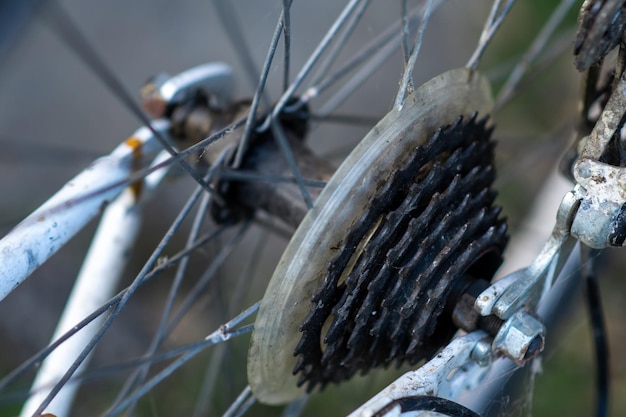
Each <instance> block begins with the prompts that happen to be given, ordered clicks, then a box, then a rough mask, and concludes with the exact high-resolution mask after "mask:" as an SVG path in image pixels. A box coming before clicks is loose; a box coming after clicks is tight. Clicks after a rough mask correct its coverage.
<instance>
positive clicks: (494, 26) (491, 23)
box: [466, 0, 515, 69]
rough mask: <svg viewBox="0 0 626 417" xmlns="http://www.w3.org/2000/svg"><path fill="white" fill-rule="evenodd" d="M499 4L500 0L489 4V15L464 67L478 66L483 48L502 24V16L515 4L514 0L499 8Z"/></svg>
mask: <svg viewBox="0 0 626 417" xmlns="http://www.w3.org/2000/svg"><path fill="white" fill-rule="evenodd" d="M501 4H502V0H494V2H493V4H492V6H491V11H490V12H489V17H488V18H487V20H486V21H485V27H484V28H483V31H482V33H481V34H480V39H479V41H478V45H477V46H476V49H475V50H474V53H473V54H472V57H471V58H470V59H469V61H468V62H467V65H466V67H468V68H473V69H475V68H476V67H477V66H478V64H479V62H480V59H481V58H482V56H483V53H484V52H485V49H486V48H487V46H488V45H489V43H490V42H491V40H492V39H493V37H494V36H495V34H496V32H497V31H498V29H499V28H500V26H501V25H502V22H504V18H505V17H506V16H507V15H508V14H509V11H511V8H512V7H513V5H514V4H515V0H508V1H507V3H506V4H505V5H504V6H502V8H500V6H501ZM498 12H499V13H498Z"/></svg>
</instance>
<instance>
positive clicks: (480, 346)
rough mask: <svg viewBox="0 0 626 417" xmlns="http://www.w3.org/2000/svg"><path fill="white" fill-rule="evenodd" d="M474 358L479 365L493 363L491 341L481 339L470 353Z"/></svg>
mask: <svg viewBox="0 0 626 417" xmlns="http://www.w3.org/2000/svg"><path fill="white" fill-rule="evenodd" d="M470 358H472V359H473V360H474V361H475V362H476V363H477V364H478V365H480V366H487V365H489V363H491V343H489V342H487V341H486V340H479V341H478V342H476V345H475V346H474V348H473V349H472V352H471V353H470Z"/></svg>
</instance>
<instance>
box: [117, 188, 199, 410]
mask: <svg viewBox="0 0 626 417" xmlns="http://www.w3.org/2000/svg"><path fill="white" fill-rule="evenodd" d="M209 203H210V196H209V194H204V195H203V196H202V201H201V202H200V205H199V207H198V211H197V213H196V217H195V218H194V222H193V224H192V227H191V230H190V232H189V235H188V238H187V244H186V249H190V248H191V247H192V246H194V243H195V240H196V239H197V237H198V235H199V233H200V228H201V226H202V224H203V222H204V220H205V218H206V211H207V209H208V207H209ZM188 265H189V256H187V257H184V258H182V259H181V261H180V263H179V264H178V268H177V270H176V275H175V277H174V280H173V281H172V285H171V287H170V291H169V293H168V296H167V299H166V301H165V306H164V307H163V311H162V313H161V320H160V323H159V326H158V330H157V332H156V333H155V335H154V336H153V338H152V342H151V343H150V346H149V347H148V350H147V351H146V353H145V356H147V357H151V356H153V355H154V354H155V353H156V351H157V350H158V349H159V347H160V346H161V344H162V342H163V341H164V339H165V337H166V335H165V334H164V330H165V326H166V324H167V321H168V320H169V317H170V314H171V311H172V308H173V305H174V301H175V298H176V296H177V294H178V291H179V289H180V286H181V284H182V281H183V279H184V277H185V273H186V271H187V266H188ZM149 370H150V364H147V365H145V366H143V367H141V368H138V369H137V370H136V371H135V373H134V374H133V375H132V376H131V377H129V378H128V379H127V381H126V383H125V386H124V387H123V388H122V389H121V390H120V393H119V394H118V397H117V400H116V401H115V403H116V402H117V401H119V400H121V399H122V398H123V397H124V396H126V395H127V393H128V392H129V391H130V389H131V388H132V386H133V385H135V384H142V383H143V382H144V381H145V378H146V377H147V375H148V372H149ZM130 408H131V410H132V408H133V407H130Z"/></svg>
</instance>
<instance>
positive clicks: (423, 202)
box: [248, 69, 507, 404]
mask: <svg viewBox="0 0 626 417" xmlns="http://www.w3.org/2000/svg"><path fill="white" fill-rule="evenodd" d="M490 97H491V96H490V91H489V86H488V84H487V82H486V80H485V79H484V78H482V77H481V76H480V75H479V74H477V73H475V72H473V71H470V70H467V69H459V70H453V71H449V72H447V73H444V74H442V75H440V76H439V77H436V78H434V79H433V80H431V81H429V82H428V83H426V84H425V85H423V86H422V87H420V88H419V89H418V90H417V91H415V93H414V94H412V95H410V96H409V97H407V99H406V101H405V103H404V106H403V107H402V109H394V110H392V111H391V112H390V113H389V114H388V115H387V116H385V117H384V118H383V119H382V120H381V121H380V122H379V123H378V124H377V125H376V127H374V129H372V131H371V132H370V133H369V134H368V135H367V136H366V137H365V138H364V139H363V141H362V142H361V143H360V144H359V146H357V148H355V150H354V151H353V152H352V153H351V154H350V156H348V158H346V160H345V161H344V162H343V164H342V165H341V166H340V167H339V169H338V170H337V172H336V173H335V174H334V176H333V177H332V178H331V180H330V181H329V182H328V183H327V185H326V187H325V188H324V190H323V191H322V193H321V194H320V196H319V198H318V199H317V201H316V202H315V205H314V207H313V209H311V210H310V211H309V213H308V214H307V216H306V217H305V218H304V220H303V221H302V223H301V225H300V226H299V228H298V230H297V231H296V233H295V234H294V236H293V238H292V240H291V241H290V243H289V245H288V247H287V249H286V250H285V253H284V254H283V257H282V258H281V261H280V262H279V265H278V266H277V268H276V271H275V272H274V276H273V277H272V280H271V282H270V284H269V286H268V289H267V292H266V294H265V297H264V299H263V301H262V303H261V307H260V310H259V314H258V316H257V320H256V323H255V331H254V334H253V337H252V341H251V345H250V351H249V356H248V379H249V383H250V386H251V387H252V389H253V391H254V394H255V396H256V397H257V398H258V399H259V400H260V401H262V402H266V403H271V404H276V403H282V402H286V401H288V400H290V399H292V398H295V397H296V396H298V395H300V394H301V393H302V392H304V391H305V390H309V391H310V390H311V389H313V388H314V387H317V386H320V387H324V386H325V385H327V384H328V383H330V382H340V381H343V380H346V379H348V378H350V377H351V376H352V375H354V374H355V373H356V372H363V373H365V372H367V371H368V370H369V369H371V368H373V367H376V366H388V365H390V364H392V363H396V364H401V363H404V362H408V363H411V364H412V363H416V362H418V361H420V360H422V359H425V358H428V357H429V356H431V355H432V354H434V353H435V352H436V351H437V350H438V349H439V348H441V347H442V346H443V345H445V344H446V343H447V342H448V341H449V340H450V338H451V337H452V335H453V334H454V332H455V331H456V329H457V328H456V326H454V325H453V323H452V318H451V312H452V310H453V308H454V300H453V298H454V297H458V296H459V295H460V292H462V288H460V287H464V286H467V285H469V284H471V282H472V281H473V280H474V279H475V278H481V279H486V280H490V279H491V276H492V275H493V273H494V272H495V270H496V269H497V267H498V266H499V264H500V262H501V253H502V251H503V249H504V246H505V244H506V240H507V238H506V224H505V223H504V221H503V220H502V219H499V213H500V210H499V208H497V207H494V206H493V201H494V198H495V193H494V192H493V191H491V190H490V186H491V183H492V182H493V179H494V170H493V167H492V161H493V144H492V142H491V141H490V135H491V129H490V128H489V127H488V126H487V119H486V118H484V119H482V120H478V119H477V116H476V113H478V114H487V113H488V112H489V111H490V109H491V99H490ZM451 294H454V295H451Z"/></svg>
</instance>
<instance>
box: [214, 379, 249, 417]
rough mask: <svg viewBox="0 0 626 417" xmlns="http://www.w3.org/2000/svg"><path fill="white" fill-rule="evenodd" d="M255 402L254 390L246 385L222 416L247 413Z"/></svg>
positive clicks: (234, 416) (233, 416) (230, 416)
mask: <svg viewBox="0 0 626 417" xmlns="http://www.w3.org/2000/svg"><path fill="white" fill-rule="evenodd" d="M252 404H254V397H253V396H252V390H251V389H250V387H249V386H246V387H245V388H244V389H243V391H241V394H239V396H238V397H237V399H236V400H235V401H234V402H233V403H232V405H231V406H230V407H229V408H228V410H226V412H225V413H224V414H223V416H222V417H236V416H240V415H242V414H243V413H245V412H246V411H247V410H248V409H249V408H250V407H251V406H252Z"/></svg>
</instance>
